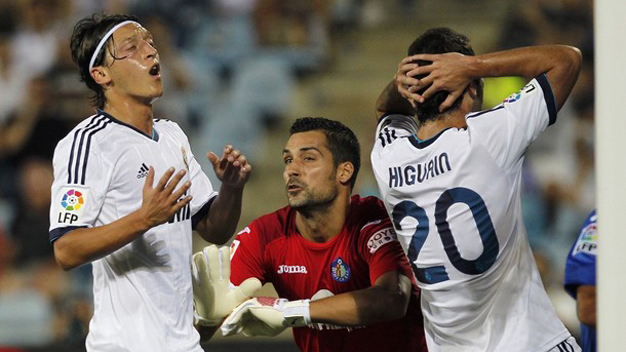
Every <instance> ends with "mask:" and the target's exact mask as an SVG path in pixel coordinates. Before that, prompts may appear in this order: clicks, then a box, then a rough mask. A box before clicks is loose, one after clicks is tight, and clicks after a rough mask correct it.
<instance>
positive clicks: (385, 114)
mask: <svg viewBox="0 0 626 352" xmlns="http://www.w3.org/2000/svg"><path fill="white" fill-rule="evenodd" d="M391 115H398V114H392V113H390V112H386V113H384V114H382V116H381V117H380V118H378V122H377V123H376V124H377V125H380V123H381V121H382V120H384V119H385V117H387V116H391Z"/></svg>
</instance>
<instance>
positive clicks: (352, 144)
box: [289, 117, 361, 188]
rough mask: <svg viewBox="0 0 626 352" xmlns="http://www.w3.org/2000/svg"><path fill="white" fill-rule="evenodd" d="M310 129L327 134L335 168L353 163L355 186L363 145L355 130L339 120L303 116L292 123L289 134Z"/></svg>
mask: <svg viewBox="0 0 626 352" xmlns="http://www.w3.org/2000/svg"><path fill="white" fill-rule="evenodd" d="M309 131H322V132H323V133H324V135H326V140H327V143H328V149H329V150H330V152H331V154H332V155H333V163H334V165H335V168H336V167H337V166H339V163H343V162H346V161H348V162H351V163H352V165H353V166H354V173H353V174H352V177H351V178H350V187H352V188H354V183H355V182H356V176H357V174H358V173H359V169H360V168H361V146H360V145H359V140H358V139H357V138H356V136H355V135H354V132H352V130H351V129H350V128H348V127H347V126H346V125H344V124H342V123H341V122H339V121H333V120H329V119H325V118H323V117H302V118H299V119H297V120H296V121H295V122H294V123H293V125H291V128H290V129H289V134H290V135H293V134H295V133H300V132H309Z"/></svg>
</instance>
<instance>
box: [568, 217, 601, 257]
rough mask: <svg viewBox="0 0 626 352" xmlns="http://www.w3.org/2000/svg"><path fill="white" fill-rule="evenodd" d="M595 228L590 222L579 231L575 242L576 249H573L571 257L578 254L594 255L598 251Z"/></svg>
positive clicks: (593, 223) (595, 225)
mask: <svg viewBox="0 0 626 352" xmlns="http://www.w3.org/2000/svg"><path fill="white" fill-rule="evenodd" d="M597 226H598V225H597V224H596V223H595V222H592V223H590V224H589V225H587V226H585V228H584V229H582V230H581V234H580V237H579V238H578V241H577V242H576V247H574V251H573V252H572V255H576V254H578V253H586V254H590V255H596V252H597V251H598V231H597Z"/></svg>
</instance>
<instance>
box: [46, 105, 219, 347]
mask: <svg viewBox="0 0 626 352" xmlns="http://www.w3.org/2000/svg"><path fill="white" fill-rule="evenodd" d="M153 126H154V131H155V133H154V136H152V137H151V136H148V135H145V134H144V133H142V132H140V131H139V130H136V129H134V128H133V127H132V126H129V125H126V124H124V123H122V122H120V121H118V120H116V119H114V118H113V117H112V116H110V115H108V114H106V113H103V112H100V113H99V114H98V115H95V116H92V117H90V118H88V119H86V120H85V121H83V122H81V123H80V124H79V125H78V126H77V127H76V128H75V129H74V130H73V131H72V132H71V133H70V134H68V136H67V137H65V138H64V139H63V140H61V141H60V142H59V144H58V145H57V148H56V150H55V152H54V161H53V164H54V183H53V186H52V206H51V208H50V224H51V225H50V241H51V242H52V241H55V240H56V239H58V238H59V237H60V236H63V235H64V234H66V233H67V232H69V231H72V230H74V229H76V228H80V227H95V226H102V225H106V224H109V223H111V222H113V221H115V220H117V219H119V218H121V217H123V216H125V215H127V214H129V213H131V212H133V211H135V210H137V209H139V208H140V207H141V204H142V199H143V195H142V190H143V185H144V181H145V178H146V176H147V174H148V168H149V167H150V166H152V167H154V169H155V180H154V185H156V183H157V182H158V180H159V179H160V177H161V176H162V175H163V173H165V171H166V170H167V169H168V168H169V167H174V168H175V169H176V170H177V171H178V170H181V169H183V168H185V169H187V170H188V173H187V174H186V175H185V176H184V178H183V179H182V180H181V182H180V183H179V184H180V185H182V184H183V183H184V182H185V181H187V180H190V181H191V182H192V186H191V188H190V190H189V191H188V193H190V194H192V195H193V197H194V198H193V200H192V201H191V203H190V205H188V206H187V207H184V208H182V209H181V210H180V211H179V212H178V213H177V214H175V215H174V217H173V218H172V219H171V220H170V221H169V222H168V223H165V224H162V225H160V226H157V227H155V228H152V229H150V230H149V231H147V232H146V233H145V234H144V235H142V236H141V237H139V238H137V239H136V240H134V241H133V242H131V243H129V244H127V245H126V246H124V247H122V248H120V249H118V250H116V251H115V252H113V253H111V254H109V255H107V256H105V257H103V258H101V259H98V260H96V261H94V262H93V263H92V264H93V277H94V283H93V285H94V288H93V292H94V315H93V318H92V320H91V322H90V325H89V335H88V336H87V343H86V344H87V350H89V351H116V352H119V351H202V349H201V348H200V345H199V335H198V333H197V332H196V330H195V329H194V327H193V310H192V309H193V297H192V287H191V259H190V258H191V252H192V221H195V220H196V219H198V218H201V217H202V216H204V215H205V214H206V212H207V211H208V208H209V206H210V204H211V202H212V200H213V197H215V195H216V194H215V192H214V191H213V188H212V186H211V183H210V182H209V180H208V178H207V177H206V175H205V174H204V173H203V172H202V170H201V169H200V166H199V164H198V163H197V161H196V160H195V159H194V156H193V154H192V153H191V149H190V147H189V142H188V140H187V137H186V136H185V134H184V133H183V131H182V130H181V129H180V127H178V125H177V124H176V123H174V122H171V121H167V120H155V121H154V125H153Z"/></svg>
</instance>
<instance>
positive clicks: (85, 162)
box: [80, 121, 111, 185]
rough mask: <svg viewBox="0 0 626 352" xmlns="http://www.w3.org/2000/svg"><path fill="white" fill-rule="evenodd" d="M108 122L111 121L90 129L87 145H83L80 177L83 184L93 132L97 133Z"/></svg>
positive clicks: (107, 122)
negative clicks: (83, 154) (83, 157)
mask: <svg viewBox="0 0 626 352" xmlns="http://www.w3.org/2000/svg"><path fill="white" fill-rule="evenodd" d="M109 123H111V121H106V122H105V123H104V124H103V125H102V126H100V127H98V128H96V129H94V130H93V131H91V132H90V133H89V137H87V145H86V147H85V160H84V161H83V174H82V177H81V179H80V184H81V185H84V184H85V175H87V161H88V160H89V148H90V147H91V137H93V135H94V134H96V133H98V131H100V130H103V129H104V128H105V127H107V125H108V124H109Z"/></svg>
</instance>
